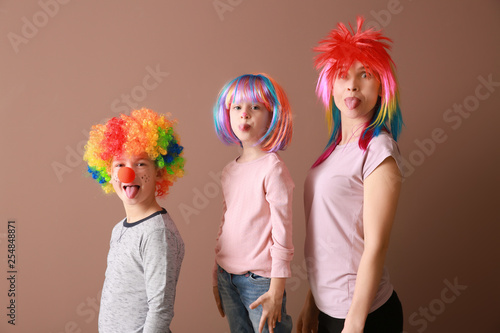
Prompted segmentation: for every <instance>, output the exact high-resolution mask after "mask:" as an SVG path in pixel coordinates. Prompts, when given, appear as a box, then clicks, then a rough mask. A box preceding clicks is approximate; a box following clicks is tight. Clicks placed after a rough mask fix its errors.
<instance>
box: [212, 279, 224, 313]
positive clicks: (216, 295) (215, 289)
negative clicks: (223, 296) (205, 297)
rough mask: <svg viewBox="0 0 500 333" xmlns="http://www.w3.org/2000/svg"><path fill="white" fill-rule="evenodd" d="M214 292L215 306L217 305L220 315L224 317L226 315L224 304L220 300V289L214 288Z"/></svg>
mask: <svg viewBox="0 0 500 333" xmlns="http://www.w3.org/2000/svg"><path fill="white" fill-rule="evenodd" d="M213 291H214V298H215V304H217V309H218V310H219V313H220V315H221V316H222V317H224V316H225V314H224V309H223V308H222V302H221V300H220V294H219V288H218V287H217V286H214V289H213Z"/></svg>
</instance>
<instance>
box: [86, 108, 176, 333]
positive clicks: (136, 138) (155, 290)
mask: <svg viewBox="0 0 500 333" xmlns="http://www.w3.org/2000/svg"><path fill="white" fill-rule="evenodd" d="M173 125H174V122H173V121H170V120H168V119H167V118H166V117H165V116H163V115H158V114H157V113H155V112H154V111H151V110H148V109H141V110H135V111H132V113H131V115H130V116H127V115H123V114H122V115H120V117H115V118H112V119H110V120H108V122H107V123H106V124H104V125H101V124H99V125H96V126H93V127H92V131H91V132H90V137H89V141H88V142H87V145H86V146H85V154H84V156H83V159H84V160H85V161H86V162H87V163H88V171H89V173H91V174H92V177H93V178H94V179H96V180H97V181H98V182H99V183H100V184H101V186H102V188H103V190H104V191H105V192H106V193H110V192H113V191H114V192H116V194H117V195H118V197H119V198H120V199H121V200H122V202H123V206H124V208H125V213H126V216H127V217H126V218H125V219H123V220H122V221H120V222H119V223H118V224H117V225H116V226H115V227H114V228H113V232H112V235H111V242H110V249H109V253H108V266H107V269H106V278H105V281H104V286H103V290H102V297H101V306H100V311H99V332H101V333H112V332H120V333H123V332H143V333H150V332H155V333H156V332H170V328H169V327H170V322H171V321H172V317H173V315H174V311H173V308H174V300H175V288H176V284H177V280H178V277H179V272H180V268H181V263H182V260H183V258H184V243H183V241H182V238H181V236H180V234H179V232H178V230H177V228H176V226H175V224H174V222H173V221H172V219H171V218H170V216H169V215H168V213H167V211H166V210H165V209H164V208H162V207H161V206H160V205H159V204H158V202H157V199H156V198H157V197H160V196H163V195H166V194H167V193H168V189H169V187H170V186H171V185H172V184H173V182H174V181H176V180H177V178H179V177H182V176H183V173H184V171H183V168H184V159H183V157H182V156H181V155H182V154H181V152H182V149H183V147H182V146H180V145H179V137H178V136H177V134H176V133H175V132H174V130H173Z"/></svg>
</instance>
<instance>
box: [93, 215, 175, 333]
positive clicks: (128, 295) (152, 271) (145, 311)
mask: <svg viewBox="0 0 500 333" xmlns="http://www.w3.org/2000/svg"><path fill="white" fill-rule="evenodd" d="M183 258H184V242H183V241H182V238H181V236H180V234H179V231H178V230H177V227H176V226H175V224H174V222H173V221H172V219H171V218H170V216H169V215H168V213H167V211H166V210H165V209H163V210H162V211H159V212H156V213H154V214H152V215H150V216H148V217H147V218H145V219H142V220H140V221H137V222H135V223H127V221H126V219H124V220H123V221H120V222H119V223H118V224H117V225H116V226H115V227H114V228H113V232H112V235H111V242H110V249H109V253H108V267H107V269H106V278H105V281H104V287H103V289H102V296H101V307H100V311H99V332H100V333H114V332H116V333H124V332H127V333H129V332H130V333H132V332H134V333H140V332H142V333H168V332H170V328H169V327H170V322H171V321H172V317H173V316H174V300H175V288H176V285H177V280H178V278H179V272H180V268H181V264H182V260H183Z"/></svg>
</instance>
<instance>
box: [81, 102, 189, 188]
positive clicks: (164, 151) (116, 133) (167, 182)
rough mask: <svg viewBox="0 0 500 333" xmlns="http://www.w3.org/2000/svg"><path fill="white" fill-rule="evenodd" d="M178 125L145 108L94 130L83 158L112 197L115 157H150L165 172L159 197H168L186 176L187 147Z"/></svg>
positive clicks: (112, 119)
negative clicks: (175, 129)
mask: <svg viewBox="0 0 500 333" xmlns="http://www.w3.org/2000/svg"><path fill="white" fill-rule="evenodd" d="M174 124H175V121H174V120H169V119H168V116H166V115H159V114H157V113H156V112H154V111H152V110H148V109H144V108H143V109H140V110H134V111H132V112H131V114H130V116H127V115H124V114H121V115H120V116H119V117H114V118H111V119H110V120H108V121H107V122H106V123H105V124H104V125H102V124H98V125H94V126H92V130H91V131H90V136H89V140H88V142H87V144H86V145H85V153H84V155H83V159H84V160H85V161H86V162H87V164H88V172H89V173H90V174H91V175H92V177H93V178H94V179H95V180H97V181H98V182H99V184H101V187H102V188H103V190H104V191H105V192H106V193H111V192H114V189H113V185H112V184H111V183H110V180H111V164H112V162H113V157H120V156H137V155H141V154H143V153H146V154H147V155H148V156H149V158H150V159H151V160H152V161H155V165H156V167H157V168H158V169H164V172H163V173H162V174H163V176H162V179H161V180H160V181H157V182H156V196H158V197H161V196H164V195H166V194H167V193H168V189H169V188H170V186H172V185H173V182H174V181H176V180H177V179H178V178H180V177H182V176H183V175H184V158H183V157H182V150H183V147H182V146H180V145H179V136H178V135H177V133H175V131H174Z"/></svg>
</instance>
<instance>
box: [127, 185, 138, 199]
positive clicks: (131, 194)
mask: <svg viewBox="0 0 500 333" xmlns="http://www.w3.org/2000/svg"><path fill="white" fill-rule="evenodd" d="M138 191H139V186H137V185H134V186H125V194H126V195H127V197H128V198H129V199H133V198H135V196H136V195H137V192H138Z"/></svg>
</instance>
